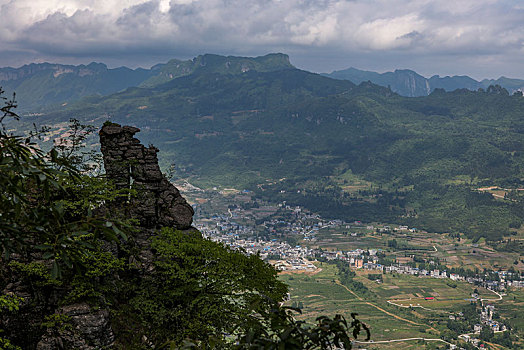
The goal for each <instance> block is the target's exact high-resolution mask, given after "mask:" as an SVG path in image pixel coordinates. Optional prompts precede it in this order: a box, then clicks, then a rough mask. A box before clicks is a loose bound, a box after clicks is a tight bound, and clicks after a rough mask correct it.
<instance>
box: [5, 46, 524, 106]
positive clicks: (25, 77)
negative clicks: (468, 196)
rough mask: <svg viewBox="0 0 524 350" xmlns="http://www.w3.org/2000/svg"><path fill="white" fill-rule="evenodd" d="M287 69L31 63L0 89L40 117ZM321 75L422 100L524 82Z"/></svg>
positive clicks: (255, 63)
mask: <svg viewBox="0 0 524 350" xmlns="http://www.w3.org/2000/svg"><path fill="white" fill-rule="evenodd" d="M286 68H295V67H294V66H293V65H292V64H291V63H290V61H289V57H288V56H287V55H284V54H269V55H265V56H261V57H256V58H250V57H235V56H228V57H226V56H219V55H211V54H206V55H200V56H197V57H195V58H194V59H191V60H185V61H184V60H178V59H173V60H170V61H169V62H167V63H162V64H157V65H154V66H153V67H151V68H150V69H143V68H138V69H130V68H127V67H119V68H112V69H111V68H108V67H107V66H106V65H105V64H103V63H94V62H93V63H90V64H88V65H78V66H74V65H63V64H51V63H32V64H29V65H24V66H22V67H20V68H11V67H7V68H0V86H1V87H2V88H3V89H4V90H5V91H6V93H7V95H8V96H10V95H12V93H13V92H16V99H17V101H18V104H19V106H20V109H19V111H21V112H39V111H41V110H42V109H43V108H45V107H47V106H50V105H56V104H64V103H70V102H73V101H76V100H78V99H80V98H82V97H87V96H105V95H110V94H112V93H116V92H119V91H122V90H125V89H126V88H129V87H152V86H155V85H158V84H162V83H166V82H168V81H170V80H173V79H176V78H179V77H181V76H186V75H190V74H193V73H194V72H196V71H199V72H203V71H214V72H219V73H222V74H236V73H239V72H247V71H249V70H255V71H257V72H266V71H275V70H279V69H286ZM322 75H324V76H326V77H330V78H334V79H339V80H349V81H351V82H352V83H354V84H357V85H358V84H360V83H362V82H367V81H370V82H372V83H374V84H377V85H380V86H384V87H389V88H390V89H391V90H392V91H393V92H395V93H398V94H399V95H402V96H408V97H417V96H427V95H429V94H430V93H431V92H432V91H434V90H435V89H444V90H446V91H453V90H456V89H468V90H478V89H484V90H485V89H487V88H488V87H489V86H490V85H500V86H501V87H503V88H505V89H506V90H508V92H509V93H510V94H513V93H514V92H515V91H519V90H520V91H523V90H524V80H520V79H510V78H505V77H500V78H499V79H496V80H495V79H484V80H482V81H477V80H474V79H472V78H470V77H468V76H452V77H450V76H446V77H440V76H438V75H435V76H432V77H431V78H429V79H428V78H425V77H423V76H421V75H419V74H417V73H416V72H414V71H412V70H406V69H404V70H395V71H394V72H387V73H377V72H372V71H364V70H359V69H356V68H348V69H345V70H339V71H333V72H332V73H323V74H322Z"/></svg>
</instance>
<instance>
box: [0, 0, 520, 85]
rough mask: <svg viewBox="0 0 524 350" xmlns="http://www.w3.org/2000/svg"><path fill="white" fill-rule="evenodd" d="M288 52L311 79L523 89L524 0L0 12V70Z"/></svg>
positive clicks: (61, 3) (2, 4)
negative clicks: (388, 79)
mask: <svg viewBox="0 0 524 350" xmlns="http://www.w3.org/2000/svg"><path fill="white" fill-rule="evenodd" d="M271 52H282V53H286V54H288V55H289V56H290V59H291V63H293V64H294V65H295V66H296V67H298V68H302V69H306V70H310V71H314V72H331V71H333V70H339V69H345V68H349V67H355V68H359V69H365V70H373V71H378V72H385V71H392V70H395V69H413V70H415V71H417V72H418V73H420V74H422V75H424V76H426V77H429V76H432V75H434V74H439V75H441V76H445V75H469V76H471V77H473V78H476V79H481V78H498V77H500V76H507V77H513V78H521V79H522V78H524V0H500V1H496V0H453V1H448V0H171V1H169V0H0V67H5V66H12V67H19V66H21V65H23V64H27V63H31V62H53V63H68V64H80V63H84V64H87V63H90V62H92V61H96V62H103V63H106V64H108V66H110V67H117V66H122V65H125V66H128V67H133V68H134V67H139V66H140V67H144V68H149V67H150V66H152V65H154V64H157V63H163V62H166V61H167V60H169V59H171V58H178V59H189V58H192V57H195V56H197V55H200V54H204V53H215V54H222V55H234V56H259V55H265V54H267V53H271Z"/></svg>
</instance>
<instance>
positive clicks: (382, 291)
mask: <svg viewBox="0 0 524 350" xmlns="http://www.w3.org/2000/svg"><path fill="white" fill-rule="evenodd" d="M316 264H317V266H318V267H319V268H321V269H322V271H321V272H319V273H317V274H310V275H306V274H285V275H284V274H282V275H280V278H281V279H282V280H283V281H284V282H286V283H287V284H288V285H289V287H290V295H291V299H290V301H288V303H287V305H299V303H301V304H302V305H303V309H302V314H301V315H299V316H298V317H297V318H300V319H304V320H307V321H311V322H314V320H315V318H316V317H318V316H320V315H328V316H334V315H336V314H342V315H343V316H344V317H346V318H347V319H349V318H350V317H351V316H350V314H351V313H352V312H356V313H358V314H359V316H358V318H359V319H360V320H361V321H362V322H364V323H366V324H367V325H368V326H369V327H370V329H371V334H372V336H371V340H373V342H380V341H385V340H395V339H405V338H426V339H432V338H439V337H440V334H441V332H442V331H444V330H445V329H446V328H445V324H446V322H447V320H448V316H449V315H450V314H453V313H457V312H459V311H461V310H462V308H463V307H464V306H466V305H468V304H469V303H470V301H469V300H468V299H470V298H471V293H473V291H474V290H475V287H474V286H473V285H471V284H469V283H466V282H454V284H452V283H449V282H450V280H449V279H433V278H419V277H415V276H410V275H398V274H384V275H383V281H384V282H383V283H377V282H375V281H371V280H369V279H368V278H367V274H368V273H378V272H376V271H363V270H358V271H357V276H356V277H355V278H354V279H355V280H356V281H359V282H362V283H363V284H364V285H365V286H366V287H367V288H368V290H369V291H368V292H365V294H360V293H359V292H355V291H352V290H351V289H350V288H348V287H346V286H343V285H341V284H339V281H338V276H337V272H338V270H337V267H336V266H335V265H332V264H328V263H316ZM477 291H478V293H479V296H480V297H481V298H494V299H496V298H497V296H496V295H495V294H494V293H492V292H491V291H489V290H486V289H483V288H477ZM424 297H433V298H434V299H433V300H424ZM505 298H506V297H505ZM388 301H392V302H395V303H397V304H399V305H403V306H407V307H405V308H403V307H399V306H395V305H391V304H389V303H388ZM494 303H495V304H496V305H497V308H498V309H499V310H500V313H501V317H503V318H504V319H511V321H510V322H512V323H511V324H512V325H514V326H516V327H519V328H524V324H523V321H522V320H521V317H520V315H519V314H518V313H517V312H516V311H515V310H518V309H519V308H520V310H522V308H523V306H524V293H522V292H521V291H518V292H510V294H509V296H508V302H506V299H504V301H503V302H500V301H496V302H494ZM409 304H413V305H420V306H423V307H424V308H418V307H415V308H409ZM503 305H504V306H503ZM362 340H363V339H362ZM356 345H357V347H356V348H359V347H360V348H366V349H398V348H403V349H421V348H422V349H424V348H426V349H434V348H436V347H438V346H443V345H444V343H441V342H435V341H427V342H424V341H421V340H410V341H405V342H396V343H374V344H360V345H359V344H356Z"/></svg>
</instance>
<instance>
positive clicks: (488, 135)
mask: <svg viewBox="0 0 524 350" xmlns="http://www.w3.org/2000/svg"><path fill="white" fill-rule="evenodd" d="M139 72H142V71H139ZM151 72H153V73H151ZM137 74H138V73H137ZM148 74H149V75H147V74H145V76H147V77H146V78H145V79H143V80H142V82H140V84H138V85H139V86H135V87H129V88H127V89H124V90H120V91H118V92H116V93H112V94H109V95H106V96H101V95H94V96H90V97H86V98H83V99H80V100H79V101H77V102H70V103H67V104H66V103H58V104H54V105H52V106H51V105H49V106H47V107H46V108H45V109H42V110H41V112H40V113H36V114H35V113H33V114H31V115H30V116H27V117H26V118H23V120H22V123H26V124H27V126H29V125H30V124H32V123H33V122H35V123H37V124H45V125H49V126H51V127H52V133H53V134H55V135H60V134H61V133H63V132H64V130H65V126H66V124H67V121H68V120H69V119H70V118H72V117H74V118H78V119H80V120H81V121H82V122H86V123H89V124H93V125H95V126H100V125H101V124H102V123H103V122H104V121H106V120H111V121H113V122H117V123H120V124H125V125H133V126H136V127H139V128H140V129H141V130H142V132H141V139H142V140H143V142H144V143H146V144H147V143H148V142H150V143H154V145H155V146H156V147H158V148H159V149H161V150H162V154H163V155H164V157H163V163H164V165H167V164H169V163H172V162H173V161H174V162H175V163H176V174H177V176H179V177H183V178H186V179H188V180H189V181H191V183H194V184H196V185H198V186H201V187H205V188H211V187H215V186H224V187H226V186H227V187H234V188H238V189H250V190H252V191H254V192H255V194H256V196H258V197H261V198H266V199H269V200H272V201H280V202H281V201H287V203H289V204H295V205H302V206H304V207H306V208H309V209H312V210H314V211H315V212H318V213H321V214H322V215H325V216H327V217H337V218H343V219H346V220H362V221H365V222H376V221H380V222H402V223H405V224H408V225H410V226H415V227H418V228H422V229H426V230H431V231H433V232H463V233H466V234H467V235H468V236H470V237H472V238H475V239H479V238H480V237H486V238H487V239H489V240H499V239H501V238H502V237H504V236H506V235H509V234H510V233H511V232H514V231H515V229H517V228H519V227H521V225H522V224H523V223H524V210H522V209H523V207H524V200H523V199H524V198H523V196H522V195H523V194H524V193H522V192H523V191H519V190H518V189H519V188H524V135H523V134H524V118H523V111H524V98H522V95H521V94H518V93H516V94H513V95H510V94H509V92H508V91H507V90H506V89H505V88H504V87H501V86H498V85H495V86H489V87H488V88H487V89H485V90H481V91H470V90H468V89H458V90H455V91H453V92H446V91H445V90H444V89H442V88H437V89H434V90H433V91H432V92H431V93H430V94H429V95H428V96H422V97H411V98H408V97H404V96H400V95H399V94H397V93H395V92H393V91H392V89H390V88H387V87H383V86H379V85H376V84H373V83H371V82H368V81H365V82H362V83H360V84H358V85H356V84H354V83H352V82H351V81H347V80H338V79H333V78H330V77H326V76H322V75H319V74H314V73H311V72H307V71H303V70H300V69H296V68H294V67H293V66H292V65H291V64H290V63H289V58H288V57H287V56H286V55H282V54H272V55H267V56H262V57H257V58H245V57H231V56H229V57H224V56H217V55H203V56H198V57H196V58H195V59H193V60H189V61H176V60H173V61H170V62H169V63H168V64H165V65H161V66H155V67H153V68H152V69H151V70H150V71H149V73H148ZM77 75H78V76H79V74H77ZM79 78H82V77H79ZM79 85H80V86H81V85H82V84H79ZM49 92H50V93H51V92H52V90H51V91H49ZM23 125H24V124H18V126H17V127H16V128H18V130H21V129H22V128H23ZM94 142H96V141H94ZM493 186H498V187H500V188H505V189H507V193H508V196H507V198H497V197H494V196H492V195H491V194H490V193H488V192H486V191H480V190H479V188H486V187H493Z"/></svg>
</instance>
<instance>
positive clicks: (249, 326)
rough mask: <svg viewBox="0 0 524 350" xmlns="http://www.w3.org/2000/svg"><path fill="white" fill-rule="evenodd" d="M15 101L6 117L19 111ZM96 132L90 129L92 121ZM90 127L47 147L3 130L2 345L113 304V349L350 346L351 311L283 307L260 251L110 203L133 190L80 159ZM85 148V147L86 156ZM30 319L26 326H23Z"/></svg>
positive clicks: (279, 286) (356, 325) (27, 343)
mask: <svg viewBox="0 0 524 350" xmlns="http://www.w3.org/2000/svg"><path fill="white" fill-rule="evenodd" d="M14 107H15V103H14V101H6V103H5V105H4V107H3V109H2V113H3V117H0V122H2V121H3V120H4V119H5V118H10V117H11V118H17V115H16V114H15V113H14V112H13V108H14ZM91 131H92V130H91ZM88 132H89V128H87V127H86V126H85V125H82V124H80V123H79V122H78V121H73V123H72V125H71V129H70V132H69V133H70V135H71V136H70V137H69V138H68V139H67V140H61V141H60V142H59V143H58V144H57V145H56V147H54V148H53V149H52V150H51V151H50V152H49V153H44V152H43V151H42V150H40V149H39V148H38V146H37V145H36V143H34V137H36V136H38V135H37V134H31V135H29V136H27V137H22V136H17V135H12V134H9V133H8V132H7V131H6V129H5V128H2V130H1V131H0V145H1V149H0V213H1V215H0V249H1V250H2V257H1V258H0V262H1V264H0V289H1V290H8V289H9V288H11V289H13V290H15V291H17V292H18V291H22V292H23V293H25V294H24V295H25V296H26V297H25V298H27V300H25V299H24V298H19V297H17V296H16V294H15V293H13V292H11V291H10V292H9V293H8V294H3V295H0V311H1V314H0V346H1V347H2V348H6V349H18V347H21V348H34V347H35V346H36V344H37V343H38V341H39V340H40V339H41V338H42V336H44V335H46V336H48V337H58V338H59V337H61V336H62V335H64V334H65V335H67V336H69V337H70V338H71V337H72V336H74V335H75V332H77V331H78V327H74V326H73V324H72V317H70V316H69V315H67V314H65V313H64V312H63V311H61V310H63V308H62V307H65V306H68V305H72V304H75V303H76V304H77V305H78V304H86V303H87V304H88V305H90V307H91V309H92V310H108V311H109V313H110V315H111V316H110V318H111V323H112V329H113V331H114V335H115V343H114V347H115V348H122V349H145V348H151V347H152V346H154V347H162V346H163V347H172V348H180V347H197V348H210V349H211V348H241V349H255V348H256V349H260V348H265V349H277V348H278V349H280V348H283V347H285V348H296V349H302V348H306V349H317V348H318V349H329V348H332V347H333V346H344V347H345V348H350V347H351V343H350V338H349V335H348V331H352V332H353V336H354V337H356V336H358V334H359V332H360V330H361V329H366V328H365V326H363V325H362V324H361V323H360V322H359V321H358V320H356V319H355V318H354V316H353V320H352V321H351V323H349V324H348V323H347V322H346V321H345V320H344V319H343V318H342V317H341V316H336V317H335V318H333V319H331V318H328V317H321V318H319V319H318V320H317V321H318V325H305V324H304V323H303V322H299V321H295V319H294V318H293V316H292V314H291V309H288V308H282V307H281V306H280V305H279V302H281V301H282V300H283V299H284V297H285V295H286V293H287V287H286V286H285V285H284V284H283V283H282V282H281V281H279V280H278V279H277V275H276V274H277V272H276V271H275V269H274V268H273V267H271V266H270V265H269V264H267V263H265V262H263V261H262V260H261V259H260V258H259V257H258V256H247V255H245V254H244V253H243V252H240V251H234V250H231V249H230V248H227V247H225V246H223V245H221V244H218V243H215V242H212V241H209V240H206V239H203V238H202V237H201V235H200V233H199V232H198V231H196V230H193V231H191V230H190V231H186V232H181V231H176V230H173V229H171V228H164V229H162V230H160V231H158V230H155V229H149V228H144V227H139V226H138V225H137V224H136V223H134V221H133V220H132V219H131V220H129V219H127V218H126V220H124V215H123V214H122V213H118V212H112V213H109V212H108V210H106V204H108V203H110V202H112V201H114V200H115V199H116V198H119V197H122V196H124V198H128V196H131V195H133V193H132V192H129V191H124V192H122V191H116V190H114V186H113V185H112V183H111V181H109V180H108V179H106V178H104V177H103V176H99V175H95V174H96V173H97V172H96V171H93V170H94V169H93V168H92V167H90V166H88V167H86V166H85V165H86V164H87V163H89V162H91V161H95V159H94V158H92V157H91V156H90V155H86V154H83V153H82V151H81V150H80V146H81V144H82V142H83V141H84V140H85V139H86V137H87V133H88ZM84 156H87V158H86V157H84ZM22 325H23V326H22Z"/></svg>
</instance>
